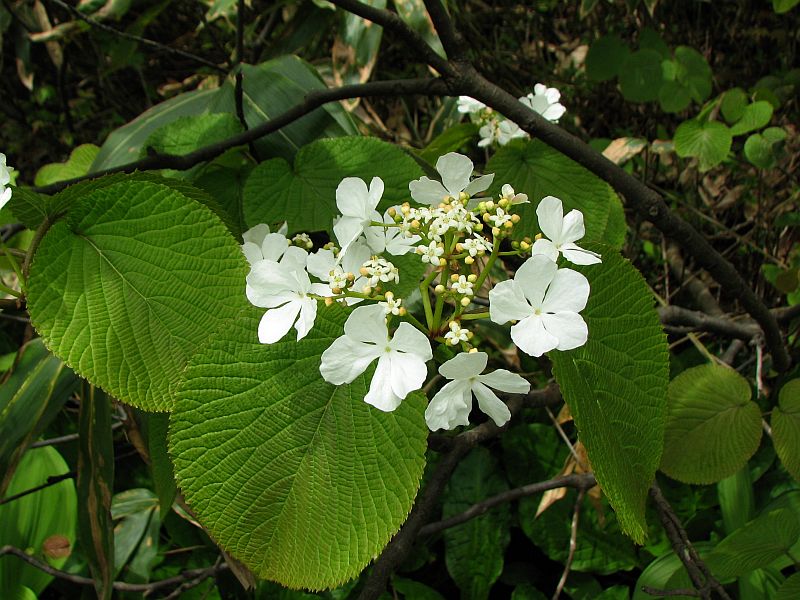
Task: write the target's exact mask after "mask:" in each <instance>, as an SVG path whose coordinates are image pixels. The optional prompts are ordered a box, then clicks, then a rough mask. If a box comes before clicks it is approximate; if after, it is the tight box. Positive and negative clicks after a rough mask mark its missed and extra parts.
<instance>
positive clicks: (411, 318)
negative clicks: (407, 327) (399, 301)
mask: <svg viewBox="0 0 800 600" xmlns="http://www.w3.org/2000/svg"><path fill="white" fill-rule="evenodd" d="M403 317H405V318H406V319H408V320H409V321H410V322H411V324H412V325H413V326H414V327H416V328H417V329H419V330H420V331H421V332H422V333H424V334H425V335H428V329H427V328H426V327H425V325H423V324H422V323H420V321H419V320H418V319H417V318H416V317H415V316H414V315H412V314H411V313H410V312H408V311H407V310H406V314H405V315H403Z"/></svg>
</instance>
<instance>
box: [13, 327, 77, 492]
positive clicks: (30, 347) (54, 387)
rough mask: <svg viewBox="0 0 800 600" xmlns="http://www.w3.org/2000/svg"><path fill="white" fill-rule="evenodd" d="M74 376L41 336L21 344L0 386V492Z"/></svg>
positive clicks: (67, 393) (54, 412)
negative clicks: (50, 350) (11, 370)
mask: <svg viewBox="0 0 800 600" xmlns="http://www.w3.org/2000/svg"><path fill="white" fill-rule="evenodd" d="M76 386H77V377H75V374H74V373H73V372H72V371H70V370H69V369H68V368H67V367H66V366H65V365H64V363H63V362H61V361H60V360H59V359H57V358H56V357H55V356H53V355H52V354H50V353H49V352H48V351H47V349H46V348H45V347H44V344H42V340H41V339H38V338H37V339H35V340H32V341H30V342H28V343H27V344H25V345H24V346H23V347H22V349H21V350H20V355H19V359H18V362H17V364H16V366H15V367H14V370H13V372H12V374H11V376H10V377H9V378H8V379H6V380H5V381H4V382H3V385H2V386H0V496H1V495H2V494H3V491H4V490H5V489H6V487H7V486H8V484H9V482H10V481H11V476H12V475H13V474H14V470H15V468H16V466H17V463H18V462H19V460H20V458H21V457H22V453H23V452H25V449H26V448H27V447H28V446H29V445H30V443H31V442H32V441H33V440H35V439H36V438H37V437H38V436H39V434H40V433H41V432H42V431H44V429H45V427H47V425H49V424H50V422H51V421H52V420H53V419H54V418H55V416H56V415H57V414H58V412H59V411H60V410H61V407H62V406H63V405H64V402H66V401H67V399H69V396H70V394H71V393H72V391H73V390H74V389H75V388H76Z"/></svg>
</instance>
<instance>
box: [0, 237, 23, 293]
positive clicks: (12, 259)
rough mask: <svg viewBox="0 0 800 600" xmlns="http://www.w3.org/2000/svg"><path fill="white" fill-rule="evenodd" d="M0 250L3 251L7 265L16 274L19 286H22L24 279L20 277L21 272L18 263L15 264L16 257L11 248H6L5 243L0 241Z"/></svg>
mask: <svg viewBox="0 0 800 600" xmlns="http://www.w3.org/2000/svg"><path fill="white" fill-rule="evenodd" d="M0 249H2V250H3V254H5V256H6V257H7V258H8V263H9V264H10V265H11V268H12V269H13V270H14V273H16V275H17V279H18V280H19V284H20V286H23V285H24V281H25V278H24V277H23V276H22V270H21V269H20V268H19V263H18V262H17V257H16V256H15V254H14V252H13V251H12V250H11V248H9V247H8V246H6V243H5V242H4V241H3V240H2V239H0Z"/></svg>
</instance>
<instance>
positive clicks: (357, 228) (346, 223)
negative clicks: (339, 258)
mask: <svg viewBox="0 0 800 600" xmlns="http://www.w3.org/2000/svg"><path fill="white" fill-rule="evenodd" d="M363 231H364V219H361V218H356V217H342V218H341V219H339V220H338V221H336V223H334V225H333V234H334V235H335V236H336V240H337V241H338V242H339V246H340V247H341V249H342V252H347V250H348V249H349V247H350V245H351V244H353V243H354V242H355V241H356V240H357V239H358V236H360V235H361V233H362V232H363Z"/></svg>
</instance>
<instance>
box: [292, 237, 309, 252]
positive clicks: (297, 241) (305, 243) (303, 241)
mask: <svg viewBox="0 0 800 600" xmlns="http://www.w3.org/2000/svg"><path fill="white" fill-rule="evenodd" d="M292 244H294V245H295V246H299V247H300V248H303V249H305V250H311V248H313V247H314V242H312V241H311V237H310V236H309V235H308V234H307V233H298V234H297V235H295V236H294V237H293V238H292Z"/></svg>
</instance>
